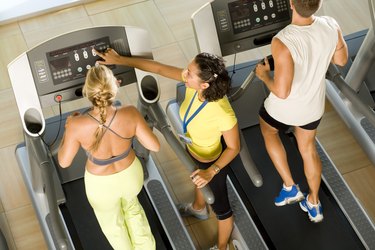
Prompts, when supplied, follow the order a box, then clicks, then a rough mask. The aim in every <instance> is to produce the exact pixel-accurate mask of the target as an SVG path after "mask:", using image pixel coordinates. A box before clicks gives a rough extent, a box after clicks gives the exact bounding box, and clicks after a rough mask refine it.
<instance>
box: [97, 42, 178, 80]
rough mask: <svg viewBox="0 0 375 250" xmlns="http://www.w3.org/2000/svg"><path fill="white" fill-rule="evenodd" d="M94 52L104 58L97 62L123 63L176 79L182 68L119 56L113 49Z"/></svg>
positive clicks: (107, 63)
mask: <svg viewBox="0 0 375 250" xmlns="http://www.w3.org/2000/svg"><path fill="white" fill-rule="evenodd" d="M96 54H97V55H98V56H100V57H101V58H102V59H103V60H104V61H97V63H99V64H104V65H110V64H118V65H125V66H129V67H133V68H137V69H140V70H143V71H147V72H152V73H155V74H158V75H161V76H164V77H167V78H171V79H174V80H177V81H181V74H182V71H183V69H181V68H177V67H174V66H170V65H166V64H162V63H159V62H157V61H154V60H149V59H144V58H140V57H128V56H121V55H119V54H118V53H117V52H116V51H115V50H114V49H108V50H107V51H106V52H103V53H100V52H98V51H96Z"/></svg>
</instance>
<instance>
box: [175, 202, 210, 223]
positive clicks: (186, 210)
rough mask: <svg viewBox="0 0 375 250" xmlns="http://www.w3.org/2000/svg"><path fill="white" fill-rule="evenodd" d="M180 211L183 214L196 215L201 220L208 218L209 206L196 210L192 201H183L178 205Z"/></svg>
mask: <svg viewBox="0 0 375 250" xmlns="http://www.w3.org/2000/svg"><path fill="white" fill-rule="evenodd" d="M177 208H178V211H179V212H180V214H181V216H184V217H185V216H194V217H195V218H197V219H199V220H207V219H208V210H207V207H204V208H202V209H201V210H195V209H194V208H193V205H192V203H182V204H179V205H177Z"/></svg>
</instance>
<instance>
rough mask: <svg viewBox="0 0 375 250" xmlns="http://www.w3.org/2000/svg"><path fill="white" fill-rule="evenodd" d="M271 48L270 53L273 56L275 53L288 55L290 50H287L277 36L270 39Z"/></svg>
mask: <svg viewBox="0 0 375 250" xmlns="http://www.w3.org/2000/svg"><path fill="white" fill-rule="evenodd" d="M271 49H272V55H273V56H275V55H276V56H277V55H285V54H289V55H290V52H289V49H288V47H287V46H285V44H284V43H283V42H282V41H281V40H280V39H278V38H276V37H274V38H273V39H272V43H271Z"/></svg>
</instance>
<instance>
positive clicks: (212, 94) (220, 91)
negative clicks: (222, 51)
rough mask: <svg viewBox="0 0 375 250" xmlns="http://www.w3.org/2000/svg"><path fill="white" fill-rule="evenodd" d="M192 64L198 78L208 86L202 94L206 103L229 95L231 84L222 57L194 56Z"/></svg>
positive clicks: (210, 55)
mask: <svg viewBox="0 0 375 250" xmlns="http://www.w3.org/2000/svg"><path fill="white" fill-rule="evenodd" d="M194 62H195V63H196V64H197V65H198V69H199V73H198V76H199V78H200V79H201V80H202V81H204V82H207V83H208V84H209V85H210V86H209V87H208V88H207V89H205V90H204V91H203V93H202V95H203V97H204V98H205V99H206V100H207V101H209V102H212V101H217V100H220V99H221V98H223V97H224V96H225V95H226V94H227V93H229V89H230V87H231V82H230V77H229V75H228V71H227V70H226V68H225V64H224V60H223V58H222V57H219V56H216V55H213V54H210V53H205V52H203V53H200V54H198V55H196V56H195V58H194Z"/></svg>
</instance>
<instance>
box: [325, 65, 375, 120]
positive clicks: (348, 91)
mask: <svg viewBox="0 0 375 250" xmlns="http://www.w3.org/2000/svg"><path fill="white" fill-rule="evenodd" d="M326 76H327V79H328V80H330V81H331V82H333V83H334V84H335V86H336V87H337V88H338V89H339V90H340V91H341V93H342V94H343V95H344V96H345V97H346V98H348V100H349V101H351V103H352V104H353V106H354V108H356V109H357V110H358V111H359V112H360V113H362V115H364V116H365V117H366V118H367V119H368V120H369V122H370V123H371V124H372V126H374V127H375V112H374V111H373V110H372V109H371V107H370V106H367V105H366V104H364V103H363V102H362V100H361V99H360V98H359V96H358V94H357V93H356V92H355V91H354V90H353V89H352V88H351V87H350V86H349V85H348V84H347V83H346V81H345V79H344V78H343V76H342V75H341V73H340V71H339V70H338V68H337V66H336V65H333V64H332V63H331V64H330V65H329V67H328V71H327V75H326Z"/></svg>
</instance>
